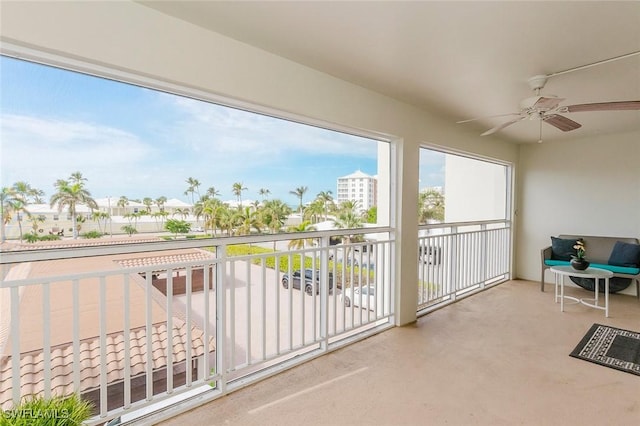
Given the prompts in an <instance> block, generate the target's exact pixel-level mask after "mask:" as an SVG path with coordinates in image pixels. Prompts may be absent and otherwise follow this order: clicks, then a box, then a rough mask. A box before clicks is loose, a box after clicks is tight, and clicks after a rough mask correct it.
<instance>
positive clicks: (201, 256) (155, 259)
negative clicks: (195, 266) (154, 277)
mask: <svg viewBox="0 0 640 426" xmlns="http://www.w3.org/2000/svg"><path fill="white" fill-rule="evenodd" d="M214 257H215V256H214V254H213V253H211V252H208V251H205V250H192V251H190V252H185V253H175V254H170V255H158V256H148V257H135V258H126V259H117V260H115V262H116V263H118V264H119V265H120V266H122V267H123V268H136V267H140V266H154V265H167V264H171V263H178V262H192V261H198V260H202V261H207V260H211V259H212V258H214ZM159 270H162V271H164V270H166V267H163V268H160V269H159Z"/></svg>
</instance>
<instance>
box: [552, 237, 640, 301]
mask: <svg viewBox="0 0 640 426" xmlns="http://www.w3.org/2000/svg"><path fill="white" fill-rule="evenodd" d="M558 238H561V239H563V240H578V239H579V238H582V240H583V241H584V242H585V247H586V255H585V258H586V259H587V260H588V261H589V262H590V263H591V264H590V265H589V267H593V268H600V269H606V270H608V271H611V272H613V276H614V277H621V278H629V279H631V280H632V281H635V283H636V296H637V297H638V299H640V259H637V260H636V263H635V266H636V267H630V266H616V265H609V257H610V256H611V252H612V251H613V247H614V246H615V245H616V242H618V241H620V242H622V243H628V244H640V241H638V239H637V238H620V237H598V236H579V235H558ZM541 258H542V259H541V260H542V262H541V263H542V274H541V279H540V291H544V284H545V283H544V271H545V270H547V269H549V268H551V267H552V266H557V265H569V261H568V260H559V259H554V256H553V250H552V247H551V246H549V247H545V248H543V249H542V250H541Z"/></svg>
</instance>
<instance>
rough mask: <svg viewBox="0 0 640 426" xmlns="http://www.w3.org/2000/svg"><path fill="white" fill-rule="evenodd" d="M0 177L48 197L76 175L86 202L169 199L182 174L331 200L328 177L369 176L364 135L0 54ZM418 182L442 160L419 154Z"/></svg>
mask: <svg viewBox="0 0 640 426" xmlns="http://www.w3.org/2000/svg"><path fill="white" fill-rule="evenodd" d="M0 80H1V82H0V93H1V95H0V113H1V117H0V157H1V160H0V166H1V169H2V171H1V174H0V180H1V184H2V186H10V185H12V184H13V183H14V182H16V181H20V180H22V181H26V182H28V183H30V184H31V185H32V186H33V187H36V188H39V189H42V190H43V191H45V193H46V198H47V199H48V198H49V197H50V196H51V194H52V193H53V191H54V188H53V183H54V182H55V181H56V180H57V179H66V178H67V177H68V176H69V175H70V174H71V173H73V172H75V171H80V172H82V174H83V175H84V176H85V177H86V178H87V179H88V181H87V188H88V189H89V190H90V191H91V194H92V196H93V197H94V198H102V197H107V196H112V197H119V196H122V195H124V196H127V197H128V198H132V199H133V198H143V197H151V198H157V197H159V196H165V197H167V198H178V199H181V200H183V201H190V197H188V196H186V195H184V191H185V190H186V189H187V186H188V185H187V184H186V180H187V178H189V177H193V178H195V179H198V180H199V181H200V182H201V184H202V185H201V187H200V192H201V193H202V194H204V193H205V191H206V189H207V188H209V187H211V186H213V187H215V188H216V189H217V190H219V191H220V196H219V198H221V199H223V200H229V199H234V196H233V194H232V192H231V187H232V185H233V183H234V182H242V183H243V184H244V186H245V187H247V188H248V190H247V191H245V192H244V194H243V199H260V196H259V195H258V191H259V190H260V189H261V188H266V189H269V190H270V191H271V195H270V198H280V199H282V200H284V201H286V202H287V203H289V204H292V205H297V198H296V197H295V196H293V195H291V194H289V191H292V190H294V189H295V188H297V187H299V186H307V187H308V192H307V194H306V195H305V202H306V201H311V199H313V198H314V197H315V195H316V194H317V193H318V192H320V191H327V190H330V191H332V192H333V194H334V196H335V192H336V179H337V178H338V177H340V176H344V175H347V174H350V173H353V172H354V171H356V170H358V169H359V170H362V171H363V172H365V173H368V174H371V175H375V174H376V173H377V149H378V147H377V145H378V143H377V142H376V141H372V140H371V139H367V138H361V137H356V136H351V135H347V134H343V133H339V132H333V131H328V130H325V129H320V128H317V127H312V126H306V125H301V124H297V123H292V122H289V121H286V120H279V119H274V118H271V117H267V116H263V115H259V114H254V113H249V112H245V111H241V110H237V109H233V108H228V107H222V106H218V105H215V104H211V103H207V102H202V101H197V100H193V99H189V98H185V97H180V96H175V95H170V94H166V93H162V92H158V91H155V90H150V89H145V88H141V87H137V86H133V85H129V84H123V83H118V82H114V81H110V80H106V79H101V78H96V77H91V76H86V75H83V74H79V73H73V72H69V71H64V70H59V69H56V68H52V67H47V66H42V65H37V64H32V63H28V62H24V61H20V60H16V59H12V58H7V57H0ZM420 165H421V167H420V180H421V182H420V186H421V187H424V186H441V185H443V179H444V178H443V172H444V156H443V155H442V154H436V153H428V152H423V153H422V155H421V162H420Z"/></svg>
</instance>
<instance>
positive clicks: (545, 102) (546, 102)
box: [533, 96, 564, 110]
mask: <svg viewBox="0 0 640 426" xmlns="http://www.w3.org/2000/svg"><path fill="white" fill-rule="evenodd" d="M562 101H564V99H563V98H556V97H552V98H547V97H546V96H541V97H540V99H538V100H537V101H536V103H535V104H534V105H533V108H536V109H545V110H549V109H553V108H555V107H557V106H558V105H560V102H562Z"/></svg>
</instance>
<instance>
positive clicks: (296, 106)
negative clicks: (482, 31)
mask: <svg viewBox="0 0 640 426" xmlns="http://www.w3.org/2000/svg"><path fill="white" fill-rule="evenodd" d="M0 7H1V8H2V10H1V12H2V13H1V14H0V19H1V21H0V37H1V40H2V41H3V42H5V43H6V42H9V43H14V44H17V45H20V46H25V47H33V48H36V49H37V50H38V51H45V52H51V53H54V54H56V55H60V56H63V57H65V58H77V59H79V60H80V61H82V62H88V63H91V64H96V65H101V64H104V65H106V66H107V68H115V69H118V70H122V71H125V72H128V73H133V74H137V75H140V76H149V77H151V78H153V79H157V80H162V81H165V82H169V83H175V84H178V85H184V86H187V87H190V88H194V89H198V90H203V91H206V92H208V93H211V94H213V95H220V96H224V97H229V98H233V99H236V100H239V101H247V102H249V103H251V104H254V105H263V106H265V107H267V108H272V109H275V110H279V111H286V112H290V113H294V114H296V115H299V116H304V117H312V118H313V119H317V120H322V121H324V122H326V123H335V124H338V125H343V126H348V127H350V128H354V129H363V130H367V131H372V132H377V133H381V134H385V135H390V138H391V139H393V140H394V141H396V142H395V143H396V148H397V149H396V153H397V154H398V159H397V161H396V162H395V164H396V165H397V166H398V168H399V171H400V174H399V175H397V176H395V178H394V177H392V179H391V184H392V185H394V187H395V188H396V189H397V193H396V200H397V205H398V206H399V208H398V214H397V217H396V220H397V224H398V226H399V232H398V234H397V236H396V237H397V239H398V241H399V250H397V251H396V253H397V257H398V263H397V265H396V270H397V271H398V277H397V281H398V282H401V283H402V290H401V292H400V293H399V294H398V300H399V303H400V305H401V306H402V309H401V313H400V318H399V322H400V323H406V322H409V321H412V320H413V319H415V294H416V291H417V289H416V285H417V281H418V280H417V268H416V267H415V259H416V258H417V243H416V241H417V231H418V225H417V212H416V210H417V209H416V208H415V206H416V204H417V197H418V160H417V159H418V158H419V144H420V143H432V144H438V145H443V146H447V147H451V148H455V149H457V150H460V151H467V152H475V153H479V154H482V155H484V156H488V157H493V158H498V159H502V160H505V161H509V162H516V160H517V152H518V148H517V146H514V145H511V144H508V143H506V142H503V141H500V140H498V139H495V138H482V141H481V142H480V141H479V139H480V138H479V136H477V135H476V134H475V131H470V130H467V131H465V130H463V129H461V128H460V127H456V125H455V124H454V120H453V119H451V120H450V121H449V120H443V119H441V118H438V117H436V116H434V115H431V114H429V113H427V112H425V111H424V110H420V109H417V108H415V107H412V106H410V105H407V104H404V103H402V102H399V101H396V100H393V99H391V98H389V97H386V96H383V95H381V94H377V93H375V92H372V91H369V90H366V89H364V88H362V87H359V86H356V85H353V84H350V83H347V82H345V81H342V80H339V79H336V78H334V77H331V76H329V75H326V74H323V73H320V72H317V71H315V70H312V69H310V68H307V67H304V66H302V65H299V64H296V63H293V62H291V61H289V60H286V59H283V58H280V57H277V56H275V55H272V54H269V53H267V52H265V51H262V50H259V49H256V48H253V47H251V46H248V45H246V44H243V43H240V42H237V41H235V40H232V39H229V38H227V37H224V36H222V35H219V34H217V33H212V32H209V31H206V30H204V29H202V28H200V27H197V26H194V25H191V24H188V23H185V22H182V21H179V20H176V19H173V18H171V17H168V16H166V15H163V14H161V13H159V12H156V11H154V10H151V9H149V8H146V7H144V6H142V5H139V4H136V3H131V2H2V3H1V4H0ZM443 41H444V40H443ZM5 51H6V46H5ZM412 306H413V308H412ZM412 309H413V312H412Z"/></svg>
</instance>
